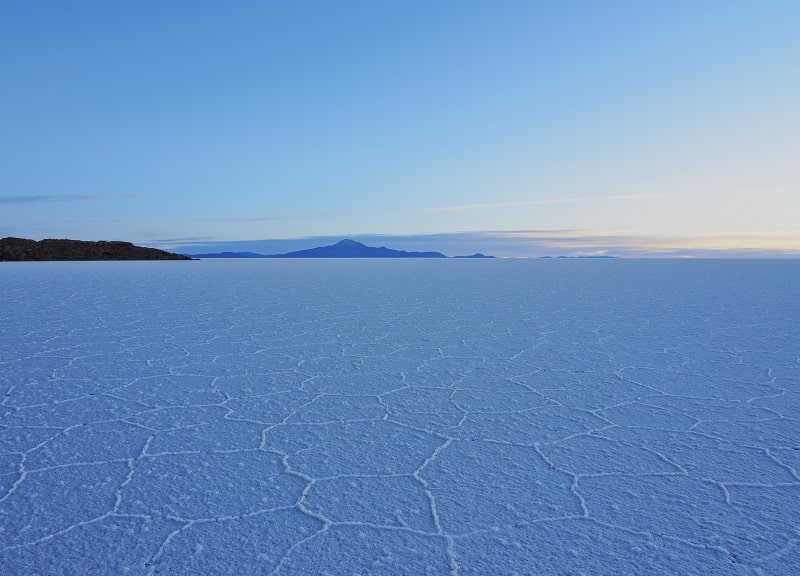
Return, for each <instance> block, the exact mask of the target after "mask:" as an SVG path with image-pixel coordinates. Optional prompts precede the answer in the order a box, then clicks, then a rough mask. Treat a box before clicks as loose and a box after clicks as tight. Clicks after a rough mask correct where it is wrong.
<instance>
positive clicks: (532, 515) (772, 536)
mask: <svg viewBox="0 0 800 576" xmlns="http://www.w3.org/2000/svg"><path fill="white" fill-rule="evenodd" d="M798 286H800V262H798V261H734V260H732V261H703V260H698V261H672V260H641V261H637V260H603V261H592V260H551V261H546V260H537V261H505V260H491V261H467V260H446V261H440V260H437V261H422V260H407V261H384V260H312V261H285V260H284V261H264V260H256V261H252V260H247V261H239V260H237V261H201V262H126V263H116V262H88V263H55V262H54V263H19V264H16V263H14V264H12V263H4V264H2V265H0V288H2V296H0V298H1V300H0V302H2V308H0V325H2V331H1V332H0V390H2V393H3V396H2V404H1V405H0V565H2V566H3V573H4V574H14V575H16V574H19V575H22V574H25V575H31V574H48V575H49V574H169V575H172V574H199V573H203V574H232V573H238V574H415V575H417V574H460V575H472V574H475V575H477V574H592V575H594V574H609V575H610V574H622V573H627V574H656V573H658V574H703V575H708V574H720V575H722V574H775V575H786V574H792V573H800V504H798V503H799V502H800V322H798V319H800V298H798Z"/></svg>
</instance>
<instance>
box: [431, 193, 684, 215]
mask: <svg viewBox="0 0 800 576" xmlns="http://www.w3.org/2000/svg"><path fill="white" fill-rule="evenodd" d="M683 195H684V194H683V193H677V192H676V193H670V194H624V195H615V196H573V197H569V198H542V199H538V200H520V201H517V202H487V203H483V204H457V205H452V206H434V207H431V208H418V209H417V210H416V211H417V212H460V211H464V210H490V209H495V208H517V207H520V206H537V205H542V204H575V203H580V202H602V201H609V200H610V201H627V200H649V199H656V198H669V197H674V196H683Z"/></svg>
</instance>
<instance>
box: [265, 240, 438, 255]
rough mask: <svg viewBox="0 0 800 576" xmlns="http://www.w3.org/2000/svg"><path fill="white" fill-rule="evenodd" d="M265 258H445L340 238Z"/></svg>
mask: <svg viewBox="0 0 800 576" xmlns="http://www.w3.org/2000/svg"><path fill="white" fill-rule="evenodd" d="M265 258H447V256H445V255H444V254H442V253H441V252H406V251H405V250H392V249H391V248H386V247H384V246H381V247H380V248H374V247H372V246H366V245H364V244H362V243H361V242H356V241H355V240H341V241H339V242H337V243H336V244H333V245H331V246H320V247H318V248H309V249H308V250H298V251H297V252H287V253H286V254H271V255H269V256H265Z"/></svg>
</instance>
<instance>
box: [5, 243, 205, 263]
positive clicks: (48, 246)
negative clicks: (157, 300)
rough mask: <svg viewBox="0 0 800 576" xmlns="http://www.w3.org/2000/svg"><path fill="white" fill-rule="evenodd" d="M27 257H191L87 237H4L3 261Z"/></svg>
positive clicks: (187, 258) (45, 258)
mask: <svg viewBox="0 0 800 576" xmlns="http://www.w3.org/2000/svg"><path fill="white" fill-rule="evenodd" d="M27 260H191V258H189V257H188V256H183V255H181V254H173V253H172V252H165V251H164V250H158V249H156V248H144V247H142V246H135V245H134V244H131V243H130V242H116V241H113V242H106V241H103V240H101V241H99V242H87V241H84V240H51V239H47V240H41V241H39V242H37V241H36V240H27V239H25V238H3V239H2V240H0V261H6V262H11V261H27Z"/></svg>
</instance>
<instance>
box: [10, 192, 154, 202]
mask: <svg viewBox="0 0 800 576" xmlns="http://www.w3.org/2000/svg"><path fill="white" fill-rule="evenodd" d="M141 197H142V195H141V194H134V193H125V194H103V195H99V194H27V195H20V196H0V204H52V203H59V202H91V201H95V200H110V199H114V198H141Z"/></svg>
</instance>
